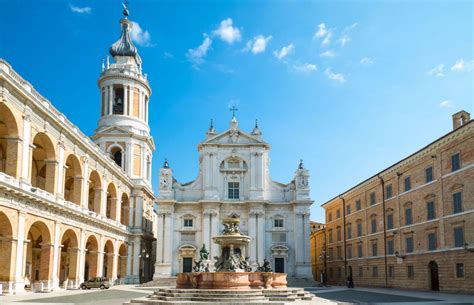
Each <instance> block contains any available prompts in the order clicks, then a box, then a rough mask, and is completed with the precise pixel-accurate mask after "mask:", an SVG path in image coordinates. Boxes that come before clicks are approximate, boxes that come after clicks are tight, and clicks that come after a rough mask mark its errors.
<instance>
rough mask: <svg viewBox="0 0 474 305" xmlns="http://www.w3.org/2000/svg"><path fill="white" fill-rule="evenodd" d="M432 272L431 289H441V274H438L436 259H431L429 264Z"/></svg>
mask: <svg viewBox="0 0 474 305" xmlns="http://www.w3.org/2000/svg"><path fill="white" fill-rule="evenodd" d="M428 269H429V271H430V272H429V273H430V282H431V287H430V288H431V290H435V291H439V275H438V264H437V263H436V262H435V261H431V262H430V263H429V264H428Z"/></svg>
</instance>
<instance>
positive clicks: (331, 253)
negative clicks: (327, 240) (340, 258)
mask: <svg viewBox="0 0 474 305" xmlns="http://www.w3.org/2000/svg"><path fill="white" fill-rule="evenodd" d="M333 254H334V253H333V250H332V248H329V259H330V260H334V255H333Z"/></svg>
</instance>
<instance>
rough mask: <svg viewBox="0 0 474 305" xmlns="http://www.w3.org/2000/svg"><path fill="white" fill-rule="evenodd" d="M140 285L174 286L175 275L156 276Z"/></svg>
mask: <svg viewBox="0 0 474 305" xmlns="http://www.w3.org/2000/svg"><path fill="white" fill-rule="evenodd" d="M140 287H176V276H171V277H163V278H157V279H154V280H153V281H149V282H146V283H144V284H141V285H140Z"/></svg>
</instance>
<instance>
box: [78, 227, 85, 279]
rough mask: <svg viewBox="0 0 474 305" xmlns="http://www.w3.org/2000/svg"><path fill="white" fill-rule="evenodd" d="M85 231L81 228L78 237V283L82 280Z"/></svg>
mask: <svg viewBox="0 0 474 305" xmlns="http://www.w3.org/2000/svg"><path fill="white" fill-rule="evenodd" d="M85 235H86V233H85V231H84V230H83V229H81V233H80V239H79V271H78V273H77V278H78V283H77V285H80V284H81V283H82V282H84V271H85V270H84V268H85V263H86V249H85V248H86V245H85V243H86V240H85Z"/></svg>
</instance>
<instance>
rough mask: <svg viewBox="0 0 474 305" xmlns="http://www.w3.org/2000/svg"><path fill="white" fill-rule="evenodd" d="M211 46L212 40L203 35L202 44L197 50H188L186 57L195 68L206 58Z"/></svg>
mask: <svg viewBox="0 0 474 305" xmlns="http://www.w3.org/2000/svg"><path fill="white" fill-rule="evenodd" d="M211 45H212V39H210V38H209V36H207V35H206V34H205V35H204V40H203V42H202V43H201V44H200V45H199V46H198V47H197V48H195V49H188V52H187V53H186V57H187V58H188V59H189V61H191V62H192V63H193V66H194V67H195V68H197V66H199V65H200V64H202V63H203V62H204V57H206V55H207V52H208V51H209V50H210V49H211Z"/></svg>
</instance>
